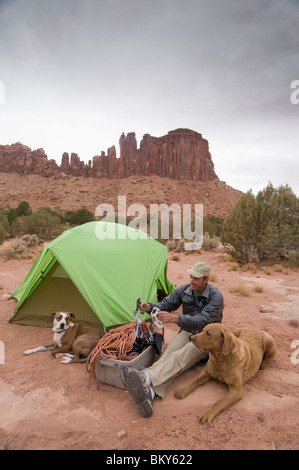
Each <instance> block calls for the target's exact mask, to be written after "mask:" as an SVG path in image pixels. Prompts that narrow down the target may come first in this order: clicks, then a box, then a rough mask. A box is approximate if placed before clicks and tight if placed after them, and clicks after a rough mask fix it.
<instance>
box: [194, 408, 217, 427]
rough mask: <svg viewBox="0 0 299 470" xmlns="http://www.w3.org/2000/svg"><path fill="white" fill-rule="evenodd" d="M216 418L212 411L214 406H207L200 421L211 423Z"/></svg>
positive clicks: (199, 418) (200, 416)
mask: <svg viewBox="0 0 299 470" xmlns="http://www.w3.org/2000/svg"><path fill="white" fill-rule="evenodd" d="M214 418H215V415H214V413H213V412H212V408H207V409H206V410H204V411H203V412H202V413H201V414H200V415H199V417H198V421H199V422H200V423H201V424H211V422H212V421H213V419H214Z"/></svg>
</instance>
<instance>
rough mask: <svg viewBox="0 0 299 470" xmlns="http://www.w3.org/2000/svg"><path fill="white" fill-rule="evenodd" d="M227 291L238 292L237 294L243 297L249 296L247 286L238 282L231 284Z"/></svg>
mask: <svg viewBox="0 0 299 470" xmlns="http://www.w3.org/2000/svg"><path fill="white" fill-rule="evenodd" d="M229 291H230V292H231V293H232V294H239V295H242V296H243V297H249V295H250V291H249V289H247V287H246V286H244V285H243V284H239V285H238V286H232V287H230V288H229Z"/></svg>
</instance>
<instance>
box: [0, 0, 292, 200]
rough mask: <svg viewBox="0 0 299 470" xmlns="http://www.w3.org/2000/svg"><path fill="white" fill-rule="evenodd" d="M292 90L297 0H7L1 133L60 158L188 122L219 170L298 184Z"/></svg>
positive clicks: (228, 176)
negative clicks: (130, 134) (205, 142)
mask: <svg viewBox="0 0 299 470" xmlns="http://www.w3.org/2000/svg"><path fill="white" fill-rule="evenodd" d="M295 80H298V93H296V90H297V88H295V89H291V84H292V82H294V81H295ZM292 93H293V95H292ZM291 97H293V101H295V102H296V101H299V1H298V0H0V103H1V104H0V144H11V143H14V142H17V141H19V142H22V143H23V144H25V145H28V146H29V147H31V148H32V149H36V148H40V147H42V148H43V149H44V150H45V152H46V154H47V155H48V158H49V159H50V158H55V160H57V162H58V163H59V164H60V161H61V156H62V153H63V152H68V153H71V152H75V153H78V155H79V157H80V158H81V160H84V161H86V162H87V161H88V160H90V159H92V157H93V156H94V155H98V154H100V152H101V151H102V150H104V151H105V152H107V149H108V148H109V147H111V146H112V145H115V146H116V150H117V152H118V153H119V144H118V141H119V137H120V136H121V134H122V132H124V133H125V134H127V133H128V132H135V133H136V137H137V142H138V145H139V142H140V140H141V139H142V136H143V135H144V134H145V133H149V134H150V135H152V136H155V137H160V136H162V135H165V134H167V132H168V131H170V130H173V129H176V128H179V127H184V128H189V129H193V130H195V131H197V132H200V133H201V134H202V135H203V137H204V138H206V139H207V140H208V141H209V146H210V151H211V154H212V159H213V161H214V164H215V170H216V173H217V175H218V176H219V178H220V180H222V181H226V183H227V184H229V185H231V186H233V187H234V188H237V189H240V190H242V191H247V190H249V189H250V188H251V189H252V190H253V192H254V193H256V192H257V191H259V190H261V189H263V188H264V187H265V186H267V184H268V182H269V181H271V182H272V183H273V184H274V186H278V185H280V184H283V185H285V184H287V183H288V184H289V185H290V186H291V187H292V189H293V190H294V192H295V193H296V194H299V178H298V157H299V104H292V101H291ZM294 98H295V100H294ZM297 98H298V99H297ZM199 202H200V201H199Z"/></svg>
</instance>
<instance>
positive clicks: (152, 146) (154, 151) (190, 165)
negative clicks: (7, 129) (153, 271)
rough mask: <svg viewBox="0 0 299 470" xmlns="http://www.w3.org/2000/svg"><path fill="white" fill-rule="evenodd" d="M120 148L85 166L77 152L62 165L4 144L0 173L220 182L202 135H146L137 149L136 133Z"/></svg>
mask: <svg viewBox="0 0 299 470" xmlns="http://www.w3.org/2000/svg"><path fill="white" fill-rule="evenodd" d="M119 147H120V156H119V158H117V156H116V148H115V146H112V147H110V148H109V149H108V152H107V155H106V154H105V153H104V152H103V151H102V152H101V155H96V156H94V157H93V158H92V160H89V162H88V163H84V162H83V161H81V160H80V158H79V156H78V155H77V154H76V153H72V154H71V156H70V157H69V154H68V153H63V155H62V159H61V164H60V166H59V165H58V164H57V163H56V161H55V160H53V159H50V160H48V157H47V155H46V153H45V151H44V150H43V149H41V148H40V149H37V150H31V149H30V148H29V147H27V146H25V145H22V144H21V143H19V142H18V143H15V144H12V145H0V172H1V173H18V174H38V175H41V176H44V177H51V176H58V175H59V174H60V175H62V176H64V175H73V176H85V177H94V178H109V179H113V178H127V177H129V176H133V175H142V176H153V175H156V176H160V177H162V178H171V179H175V180H195V181H210V180H213V179H218V177H217V175H216V173H215V171H214V164H213V162H212V158H211V154H210V152H209V144H208V141H207V140H205V139H203V138H202V135H201V134H199V133H198V132H195V131H192V130H189V129H176V130H174V131H170V132H168V134H167V135H165V136H162V137H152V136H150V135H149V134H145V135H144V136H143V139H142V140H141V142H140V148H139V149H138V148H137V141H136V137H135V133H134V132H130V133H128V134H127V136H125V135H124V134H122V136H121V137H120V139H119Z"/></svg>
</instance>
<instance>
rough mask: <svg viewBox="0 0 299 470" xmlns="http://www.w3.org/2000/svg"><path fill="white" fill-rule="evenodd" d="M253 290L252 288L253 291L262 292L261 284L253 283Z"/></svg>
mask: <svg viewBox="0 0 299 470" xmlns="http://www.w3.org/2000/svg"><path fill="white" fill-rule="evenodd" d="M253 290H254V292H258V293H261V292H264V287H263V286H261V285H260V284H255V285H254V286H253Z"/></svg>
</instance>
